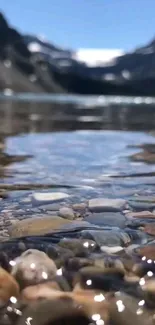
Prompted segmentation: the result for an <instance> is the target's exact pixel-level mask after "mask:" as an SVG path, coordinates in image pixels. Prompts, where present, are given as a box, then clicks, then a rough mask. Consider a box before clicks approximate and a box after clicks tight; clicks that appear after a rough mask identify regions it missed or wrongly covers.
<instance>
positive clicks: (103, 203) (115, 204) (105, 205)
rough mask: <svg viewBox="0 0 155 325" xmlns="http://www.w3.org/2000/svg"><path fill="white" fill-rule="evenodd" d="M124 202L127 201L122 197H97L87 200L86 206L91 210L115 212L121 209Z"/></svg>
mask: <svg viewBox="0 0 155 325" xmlns="http://www.w3.org/2000/svg"><path fill="white" fill-rule="evenodd" d="M126 203H127V201H125V200H123V199H108V198H103V199H102V198H99V199H91V200H89V203H88V207H89V210H90V211H92V212H104V211H107V212H108V211H109V212H114V211H116V212H117V211H121V210H123V209H124V208H125V205H126Z"/></svg>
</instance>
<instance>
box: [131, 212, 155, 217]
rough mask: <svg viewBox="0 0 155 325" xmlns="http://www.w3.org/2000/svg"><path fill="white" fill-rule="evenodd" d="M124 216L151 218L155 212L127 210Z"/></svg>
mask: <svg viewBox="0 0 155 325" xmlns="http://www.w3.org/2000/svg"><path fill="white" fill-rule="evenodd" d="M125 215H126V217H128V218H142V219H147V218H148V219H151V218H152V219H153V218H155V214H154V213H152V212H150V211H139V212H135V211H132V212H131V211H130V212H127V213H126V214H125Z"/></svg>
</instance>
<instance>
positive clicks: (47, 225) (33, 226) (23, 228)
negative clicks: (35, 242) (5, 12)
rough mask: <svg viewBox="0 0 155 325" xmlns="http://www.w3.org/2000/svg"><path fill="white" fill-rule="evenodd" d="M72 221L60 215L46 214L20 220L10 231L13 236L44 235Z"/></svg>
mask: <svg viewBox="0 0 155 325" xmlns="http://www.w3.org/2000/svg"><path fill="white" fill-rule="evenodd" d="M70 222H71V220H67V219H64V218H61V217H58V216H56V217H54V216H47V215H45V216H44V217H42V218H35V217H34V218H27V219H23V220H21V221H18V223H17V224H15V225H12V226H10V227H9V228H8V232H9V235H10V236H11V237H22V236H31V235H42V234H46V233H49V232H52V231H53V230H56V229H60V228H61V227H62V226H63V225H65V224H69V223H70Z"/></svg>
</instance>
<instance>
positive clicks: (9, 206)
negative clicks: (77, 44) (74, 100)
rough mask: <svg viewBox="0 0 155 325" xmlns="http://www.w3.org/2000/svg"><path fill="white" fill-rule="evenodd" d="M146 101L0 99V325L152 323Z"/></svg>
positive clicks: (152, 175)
mask: <svg viewBox="0 0 155 325" xmlns="http://www.w3.org/2000/svg"><path fill="white" fill-rule="evenodd" d="M116 104H117V105H116ZM154 109H155V106H154V104H152V105H151V103H149V104H148V103H147V104H146V102H145V103H142V99H141V100H140V99H139V100H136V101H135V106H134V105H133V106H132V105H131V104H130V105H129V104H127V102H125V103H124V104H123V101H122V102H120V101H117V103H116V101H114V104H113V105H112V104H109V105H108V104H107V103H106V104H104V105H101V103H100V105H97V104H96V105H95V104H94V106H93V105H91V99H87V102H85V103H83V104H81V103H80V104H79V102H78V104H76V105H75V104H74V105H73V104H72V105H71V103H68V104H62V103H61V104H58V103H57V104H56V103H48V104H47V103H44V104H43V103H34V102H31V103H27V102H20V101H19V102H17V103H13V102H11V101H2V102H1V103H0V324H1V325H25V324H26V325H61V324H72V325H74V324H75V325H77V324H79V322H81V325H87V324H96V325H126V324H127V325H133V323H137V325H140V324H141V325H145V324H146V325H153V324H154V323H155V137H154V135H155V132H154V130H155V125H154V123H155V122H154V118H153V117H154Z"/></svg>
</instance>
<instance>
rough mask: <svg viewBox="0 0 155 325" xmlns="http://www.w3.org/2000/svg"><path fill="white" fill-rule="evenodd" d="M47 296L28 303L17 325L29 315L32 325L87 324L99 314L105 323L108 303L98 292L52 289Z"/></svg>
mask: <svg viewBox="0 0 155 325" xmlns="http://www.w3.org/2000/svg"><path fill="white" fill-rule="evenodd" d="M94 297H95V298H96V300H95V299H94ZM47 298H48V299H43V300H42V301H36V302H32V303H31V304H29V305H28V308H26V309H25V310H24V312H23V313H22V316H21V317H20V319H19V322H17V325H25V324H26V323H27V320H29V318H30V315H31V318H32V319H33V325H45V324H82V325H88V324H90V320H91V319H92V316H93V315H95V316H96V315H99V317H100V318H101V319H102V321H103V324H107V321H108V306H109V304H108V302H107V301H106V299H105V297H104V296H103V295H101V293H100V292H95V291H93V290H89V291H86V290H85V291H84V290H82V291H78V292H73V293H71V292H70V293H69V292H68V293H63V292H61V291H60V292H59V291H57V290H55V291H53V290H52V291H51V296H50V294H48V295H47ZM97 298H98V299H100V300H101V301H100V303H98V301H97ZM95 316H94V317H95Z"/></svg>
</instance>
